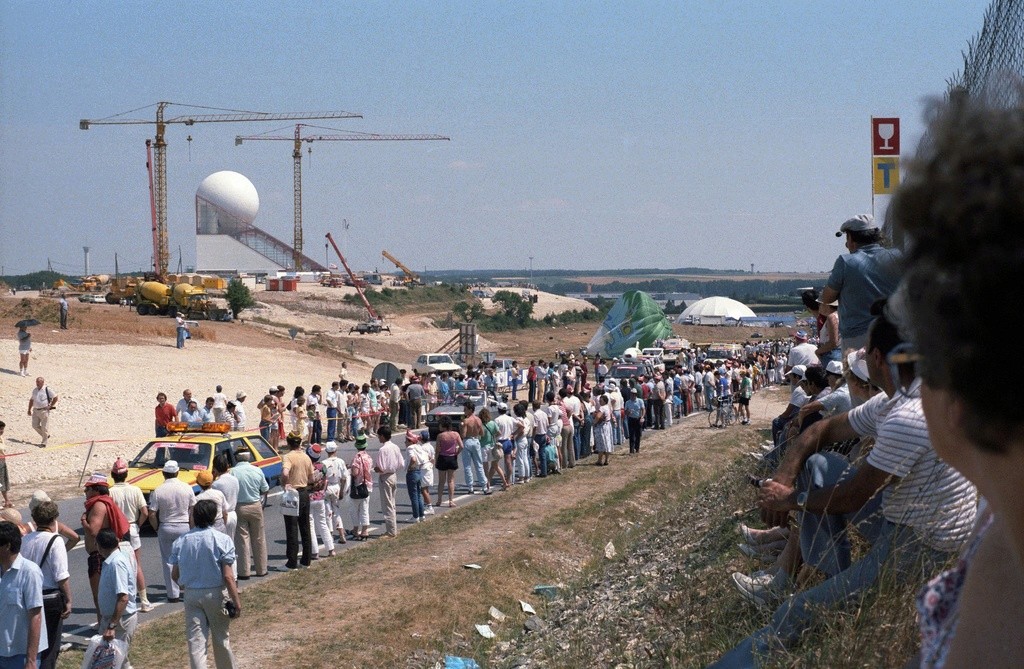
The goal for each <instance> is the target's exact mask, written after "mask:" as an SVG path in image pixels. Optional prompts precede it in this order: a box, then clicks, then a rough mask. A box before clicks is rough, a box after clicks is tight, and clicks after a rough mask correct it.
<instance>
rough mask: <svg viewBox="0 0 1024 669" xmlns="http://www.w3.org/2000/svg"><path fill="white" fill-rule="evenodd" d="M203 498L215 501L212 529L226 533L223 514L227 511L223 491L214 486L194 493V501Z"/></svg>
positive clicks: (199, 500)
mask: <svg viewBox="0 0 1024 669" xmlns="http://www.w3.org/2000/svg"><path fill="white" fill-rule="evenodd" d="M204 499H208V500H210V501H213V502H216V503H217V520H215V521H213V529H215V530H219V531H220V532H223V533H224V534H227V533H228V528H227V526H226V525H225V524H224V514H226V513H227V512H228V500H227V499H226V498H225V497H224V493H222V492H221V491H220V490H217V489H216V488H207V489H206V490H204V491H202V492H201V493H199V494H198V495H196V502H201V501H203V500H204Z"/></svg>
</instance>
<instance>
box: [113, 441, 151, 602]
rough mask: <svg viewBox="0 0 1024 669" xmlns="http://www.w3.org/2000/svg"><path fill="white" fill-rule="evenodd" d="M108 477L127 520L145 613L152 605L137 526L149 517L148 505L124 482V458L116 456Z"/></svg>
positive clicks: (125, 475)
mask: <svg viewBox="0 0 1024 669" xmlns="http://www.w3.org/2000/svg"><path fill="white" fill-rule="evenodd" d="M110 478H112V479H113V480H114V485H113V486H111V488H110V497H111V499H113V500H114V503H115V504H117V508H119V509H121V513H123V514H124V517H125V518H126V519H127V520H128V534H129V539H128V542H129V544H131V548H132V551H134V553H135V564H136V566H137V569H136V574H135V580H136V584H137V585H138V591H139V601H140V603H141V606H140V609H141V610H142V612H143V613H147V612H149V611H152V610H153V605H152V604H150V603H149V595H148V594H147V593H146V578H145V576H144V575H143V573H142V540H141V539H140V538H139V526H140V525H142V524H143V523H145V522H146V520H147V519H148V518H149V505H147V504H146V497H145V496H144V495H143V494H142V491H141V490H139V488H138V486H134V485H130V484H128V483H125V479H127V478H128V463H127V462H126V461H125V459H124V458H118V459H117V460H116V461H115V462H114V466H113V467H112V468H111V470H110Z"/></svg>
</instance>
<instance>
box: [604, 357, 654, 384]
mask: <svg viewBox="0 0 1024 669" xmlns="http://www.w3.org/2000/svg"><path fill="white" fill-rule="evenodd" d="M640 376H643V377H644V378H645V379H646V378H650V377H652V376H654V368H653V367H652V366H651V365H650V363H647V362H643V361H640V362H620V363H616V364H614V365H612V366H611V369H609V370H608V377H609V378H612V379H615V380H617V381H619V382H622V381H625V380H627V379H632V378H640Z"/></svg>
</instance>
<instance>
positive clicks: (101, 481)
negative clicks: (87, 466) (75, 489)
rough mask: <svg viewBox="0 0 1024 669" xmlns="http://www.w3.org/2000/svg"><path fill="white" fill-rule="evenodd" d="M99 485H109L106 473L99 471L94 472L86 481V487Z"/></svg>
mask: <svg viewBox="0 0 1024 669" xmlns="http://www.w3.org/2000/svg"><path fill="white" fill-rule="evenodd" d="M98 485H108V483H107V477H106V475H104V474H100V473H99V472H96V473H94V474H93V475H92V476H90V477H89V480H88V481H86V482H85V487H86V488H91V487H93V486H98Z"/></svg>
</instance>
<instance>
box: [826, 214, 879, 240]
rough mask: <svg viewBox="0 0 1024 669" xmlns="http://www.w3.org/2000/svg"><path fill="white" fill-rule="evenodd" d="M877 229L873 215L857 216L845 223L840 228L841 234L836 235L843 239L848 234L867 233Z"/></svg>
mask: <svg viewBox="0 0 1024 669" xmlns="http://www.w3.org/2000/svg"><path fill="white" fill-rule="evenodd" d="M877 228H878V226H877V225H875V217H874V216H872V215H871V214H857V215H856V216H854V217H853V218H848V219H846V220H845V221H843V224H842V225H840V226H839V232H837V233H836V237H842V236H843V235H844V234H846V233H847V232H867V231H868V230H875V229H877Z"/></svg>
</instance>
